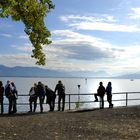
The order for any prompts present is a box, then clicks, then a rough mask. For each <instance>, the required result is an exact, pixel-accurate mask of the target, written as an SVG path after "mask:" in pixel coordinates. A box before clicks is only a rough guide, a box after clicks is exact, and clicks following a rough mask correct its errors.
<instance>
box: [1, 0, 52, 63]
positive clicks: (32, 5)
mask: <svg viewBox="0 0 140 140" xmlns="http://www.w3.org/2000/svg"><path fill="white" fill-rule="evenodd" d="M53 8H54V5H53V3H52V1H51V0H0V17H2V18H5V17H9V16H11V18H12V19H13V20H14V21H22V22H23V23H24V25H25V30H24V31H25V33H26V34H27V35H28V36H29V39H30V41H31V43H32V45H33V47H34V49H33V50H32V53H33V54H32V57H34V58H35V59H37V62H36V63H37V64H39V65H45V60H46V58H45V54H44V53H43V52H42V47H43V45H45V44H50V43H51V41H50V40H49V37H50V35H51V34H50V32H49V30H48V29H47V28H46V26H45V23H44V18H45V16H46V15H47V13H49V12H50V10H51V9H53Z"/></svg>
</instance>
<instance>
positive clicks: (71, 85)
mask: <svg viewBox="0 0 140 140" xmlns="http://www.w3.org/2000/svg"><path fill="white" fill-rule="evenodd" d="M0 80H1V81H2V82H3V84H4V85H5V84H6V81H7V80H10V81H13V82H14V83H15V84H16V87H17V90H18V94H24V95H28V94H29V90H30V88H31V86H32V85H33V84H34V83H38V81H41V82H42V83H43V84H45V85H48V86H49V87H50V88H51V89H53V90H54V89H55V85H56V84H57V83H58V80H61V81H62V83H63V84H64V85H65V88H66V94H78V93H80V94H85V93H91V94H93V93H96V92H97V88H98V86H99V82H100V81H102V82H103V85H104V86H105V87H106V85H107V83H108V82H109V81H111V82H112V92H113V93H118V92H140V79H135V80H133V81H131V80H130V79H95V78H32V77H0ZM78 85H80V89H79V88H78ZM28 98H29V97H23V96H21V97H19V99H18V103H20V102H23V103H28ZM129 98H131V99H133V98H140V94H132V95H129ZM105 99H106V97H105ZM117 99H125V95H119V94H114V95H113V100H117ZM87 100H88V101H93V100H94V96H93V95H90V96H80V101H87ZM66 101H68V98H66ZM71 101H74V102H76V101H78V96H71ZM56 102H57V99H56ZM4 103H7V99H6V98H5V99H4ZM138 104H140V100H136V101H129V102H128V105H138ZM123 105H125V102H114V106H123ZM44 106H45V110H48V105H44ZM98 106H99V103H84V104H81V106H80V108H94V107H98ZM105 107H108V103H107V102H105ZM38 108H39V107H38ZM71 108H75V104H73V105H72V106H71ZM66 109H68V104H66ZM5 110H7V107H6V106H5ZM18 110H19V111H28V110H29V107H28V106H18ZM56 110H57V106H56Z"/></svg>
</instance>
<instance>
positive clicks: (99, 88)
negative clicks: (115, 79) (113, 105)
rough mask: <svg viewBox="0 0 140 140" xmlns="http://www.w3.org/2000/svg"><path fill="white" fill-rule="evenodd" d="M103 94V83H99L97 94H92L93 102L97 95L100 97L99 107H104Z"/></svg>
mask: <svg viewBox="0 0 140 140" xmlns="http://www.w3.org/2000/svg"><path fill="white" fill-rule="evenodd" d="M104 95H105V87H104V86H103V83H102V82H100V83H99V87H98V89H97V94H94V96H95V102H96V101H98V98H97V96H99V97H100V108H101V109H102V108H104Z"/></svg>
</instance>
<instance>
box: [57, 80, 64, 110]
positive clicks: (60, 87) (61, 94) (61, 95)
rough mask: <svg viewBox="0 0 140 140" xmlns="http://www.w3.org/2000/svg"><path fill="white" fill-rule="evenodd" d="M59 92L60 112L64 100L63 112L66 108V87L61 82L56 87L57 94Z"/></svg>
mask: <svg viewBox="0 0 140 140" xmlns="http://www.w3.org/2000/svg"><path fill="white" fill-rule="evenodd" d="M56 91H57V94H58V111H60V109H61V105H60V104H61V100H62V111H64V108H65V87H64V85H63V84H62V82H61V81H58V84H57V85H56V87H55V93H56Z"/></svg>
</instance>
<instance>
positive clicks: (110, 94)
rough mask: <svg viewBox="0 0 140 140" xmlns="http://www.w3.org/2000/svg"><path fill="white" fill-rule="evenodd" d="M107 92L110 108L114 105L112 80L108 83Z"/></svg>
mask: <svg viewBox="0 0 140 140" xmlns="http://www.w3.org/2000/svg"><path fill="white" fill-rule="evenodd" d="M106 94H107V101H108V103H109V108H111V107H113V104H112V86H111V82H108V84H107V87H106Z"/></svg>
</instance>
